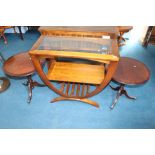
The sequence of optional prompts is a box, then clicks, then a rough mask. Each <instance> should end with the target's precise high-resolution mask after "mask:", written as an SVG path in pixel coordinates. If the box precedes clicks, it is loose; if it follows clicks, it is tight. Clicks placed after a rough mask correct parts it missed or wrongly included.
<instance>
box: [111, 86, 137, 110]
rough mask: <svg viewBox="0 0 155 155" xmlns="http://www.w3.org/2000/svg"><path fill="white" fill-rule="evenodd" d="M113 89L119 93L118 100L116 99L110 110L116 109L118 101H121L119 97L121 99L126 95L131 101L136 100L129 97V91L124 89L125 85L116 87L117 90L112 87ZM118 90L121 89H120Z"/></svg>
mask: <svg viewBox="0 0 155 155" xmlns="http://www.w3.org/2000/svg"><path fill="white" fill-rule="evenodd" d="M110 87H111V86H110ZM111 88H112V89H113V90H116V91H118V92H117V95H116V98H115V100H114V102H113V104H112V106H111V107H110V109H113V108H114V107H115V105H116V103H117V101H118V99H119V97H120V96H121V95H125V96H126V97H127V98H129V99H133V100H135V99H136V97H131V96H129V95H128V93H127V91H126V90H125V89H124V85H123V84H121V85H120V86H119V87H116V88H113V87H111ZM118 88H119V89H118Z"/></svg>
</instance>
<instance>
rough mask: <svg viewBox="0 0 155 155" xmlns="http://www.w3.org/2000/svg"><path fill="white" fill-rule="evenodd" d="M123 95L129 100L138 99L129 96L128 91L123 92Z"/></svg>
mask: <svg viewBox="0 0 155 155" xmlns="http://www.w3.org/2000/svg"><path fill="white" fill-rule="evenodd" d="M122 94H124V95H125V96H126V97H127V98H128V99H132V100H135V99H136V97H131V96H129V95H128V93H127V91H126V90H123V91H122Z"/></svg>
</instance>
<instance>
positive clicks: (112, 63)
mask: <svg viewBox="0 0 155 155" xmlns="http://www.w3.org/2000/svg"><path fill="white" fill-rule="evenodd" d="M39 39H40V40H41V39H42V41H41V42H39V41H37V43H36V44H35V46H36V45H37V46H38V48H37V49H36V48H35V47H34V48H33V50H31V51H29V54H30V56H31V58H32V61H33V64H34V66H35V68H36V70H37V72H38V74H39V76H40V77H41V79H42V80H43V82H44V83H45V84H46V85H47V86H48V87H49V88H51V89H52V90H53V91H54V92H56V93H57V94H59V95H60V96H61V97H58V98H56V99H54V100H53V102H54V101H61V100H78V101H82V102H86V103H88V104H91V105H94V106H97V107H98V104H97V103H96V102H93V101H90V100H88V99H87V98H89V97H91V96H94V95H96V94H97V93H99V92H101V91H102V90H103V89H104V88H105V87H106V86H107V84H108V83H109V82H110V80H111V78H112V75H113V74H114V72H115V70H116V67H117V64H118V61H119V54H118V46H117V40H116V39H107V40H104V39H99V38H83V37H69V36H68V37H57V36H56V37H53V36H48V37H47V36H41V38H39ZM39 44H40V45H39ZM106 46H107V47H108V48H107V49H106V51H100V49H102V48H103V50H104V49H105V47H106ZM64 58H65V59H68V58H69V59H74V61H71V62H70V61H67V62H66V61H65V62H64V61H63V60H61V59H64ZM43 59H45V60H46V62H47V63H49V62H50V64H49V65H48V73H47V74H46V73H45V72H44V71H43V68H42V66H41V64H40V60H43ZM47 60H48V61H47ZM49 60H50V61H49ZM76 60H80V61H81V60H82V62H80V63H79V62H76ZM104 64H106V66H107V71H106V72H105V68H104ZM51 80H52V81H53V80H54V81H55V80H56V81H60V82H59V83H58V84H60V87H59V88H57V87H56V86H54V85H53V83H52V82H51ZM91 85H94V86H95V87H94V89H90V87H91Z"/></svg>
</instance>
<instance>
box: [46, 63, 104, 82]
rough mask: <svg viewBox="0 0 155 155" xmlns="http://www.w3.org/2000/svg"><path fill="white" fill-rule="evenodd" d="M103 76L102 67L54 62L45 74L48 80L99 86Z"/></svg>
mask: <svg viewBox="0 0 155 155" xmlns="http://www.w3.org/2000/svg"><path fill="white" fill-rule="evenodd" d="M104 74H105V68H104V66H103V65H92V64H82V63H72V62H55V64H54V66H53V65H51V67H50V68H49V71H48V73H47V77H48V79H49V80H53V81H64V82H77V83H89V84H100V83H101V82H102V81H103V79H104V76H105V75H104Z"/></svg>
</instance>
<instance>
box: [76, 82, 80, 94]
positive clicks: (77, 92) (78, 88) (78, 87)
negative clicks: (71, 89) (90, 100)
mask: <svg viewBox="0 0 155 155" xmlns="http://www.w3.org/2000/svg"><path fill="white" fill-rule="evenodd" d="M79 93H80V84H79V83H78V85H77V90H76V96H77V97H78V96H79Z"/></svg>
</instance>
